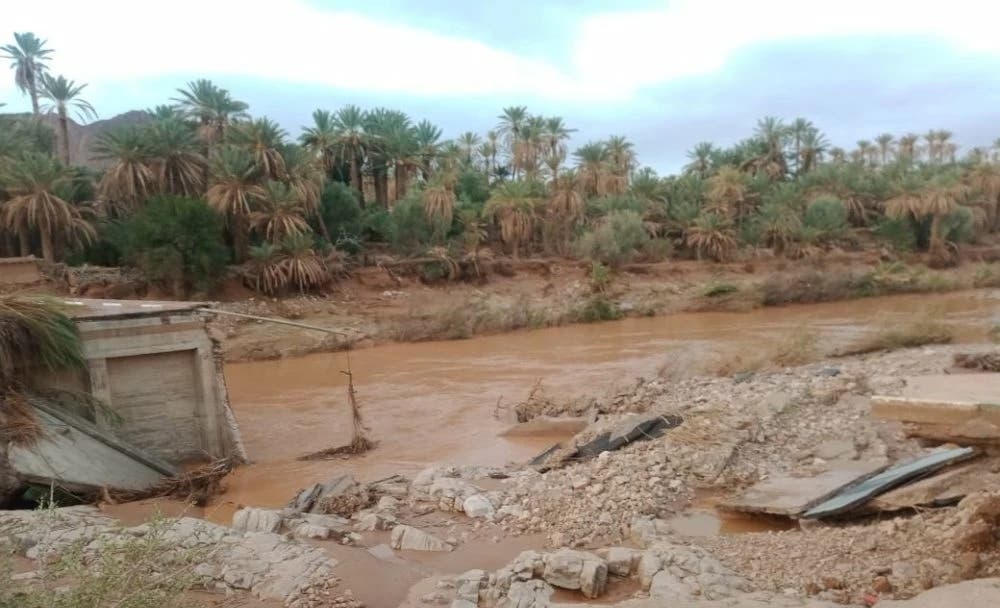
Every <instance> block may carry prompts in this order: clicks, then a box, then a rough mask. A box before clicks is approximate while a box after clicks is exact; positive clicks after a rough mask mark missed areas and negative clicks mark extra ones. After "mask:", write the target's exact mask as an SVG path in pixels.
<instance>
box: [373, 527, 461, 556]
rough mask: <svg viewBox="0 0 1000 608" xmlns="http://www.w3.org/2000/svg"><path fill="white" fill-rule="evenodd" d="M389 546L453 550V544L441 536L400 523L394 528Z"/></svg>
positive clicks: (415, 549)
mask: <svg viewBox="0 0 1000 608" xmlns="http://www.w3.org/2000/svg"><path fill="white" fill-rule="evenodd" d="M389 546H390V547H392V548H393V549H400V550H408V551H451V550H452V546H451V545H449V544H448V543H446V542H444V541H443V540H441V539H440V538H438V537H436V536H434V535H432V534H428V533H427V532H424V531H423V530H420V529H419V528H414V527H413V526H404V525H399V526H396V527H395V528H393V529H392V535H391V536H390V537H389Z"/></svg>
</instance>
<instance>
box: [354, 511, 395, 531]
mask: <svg viewBox="0 0 1000 608" xmlns="http://www.w3.org/2000/svg"><path fill="white" fill-rule="evenodd" d="M395 525H396V522H395V520H392V519H389V518H387V517H383V516H382V515H380V514H378V513H371V512H368V513H360V514H358V515H357V519H356V521H355V522H354V526H353V528H354V530H355V531H358V532H373V531H375V530H392V529H393V527H395Z"/></svg>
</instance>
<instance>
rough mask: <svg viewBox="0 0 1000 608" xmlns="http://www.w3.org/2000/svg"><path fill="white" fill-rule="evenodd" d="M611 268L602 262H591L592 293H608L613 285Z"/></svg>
mask: <svg viewBox="0 0 1000 608" xmlns="http://www.w3.org/2000/svg"><path fill="white" fill-rule="evenodd" d="M612 278H613V277H612V274H611V269H610V268H608V267H607V266H605V265H604V264H601V263H600V262H591V263H590V291H591V292H592V293H607V291H608V288H610V287H611V279H612Z"/></svg>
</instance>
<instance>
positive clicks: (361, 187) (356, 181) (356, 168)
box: [351, 154, 365, 209]
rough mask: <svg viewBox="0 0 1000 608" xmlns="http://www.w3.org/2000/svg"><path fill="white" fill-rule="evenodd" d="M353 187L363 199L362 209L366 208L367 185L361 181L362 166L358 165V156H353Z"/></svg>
mask: <svg viewBox="0 0 1000 608" xmlns="http://www.w3.org/2000/svg"><path fill="white" fill-rule="evenodd" d="M351 185H352V186H354V189H355V190H357V191H358V196H359V197H361V208H362V209H363V208H364V206H365V184H364V182H363V181H362V180H361V165H360V164H358V155H357V154H352V155H351Z"/></svg>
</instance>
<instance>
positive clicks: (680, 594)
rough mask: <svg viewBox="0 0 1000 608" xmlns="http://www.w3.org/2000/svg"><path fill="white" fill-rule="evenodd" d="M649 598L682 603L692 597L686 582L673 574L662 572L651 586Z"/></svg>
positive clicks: (654, 578) (655, 577) (654, 577)
mask: <svg viewBox="0 0 1000 608" xmlns="http://www.w3.org/2000/svg"><path fill="white" fill-rule="evenodd" d="M649 597H651V598H653V599H655V600H662V601H664V602H668V603H669V602H680V601H683V600H686V599H688V598H690V597H691V593H690V591H689V590H688V589H687V587H686V585H684V582H683V581H682V580H681V579H680V578H678V577H677V576H676V575H675V574H673V573H672V572H668V571H667V570H660V571H659V572H657V573H656V575H654V576H653V579H652V581H651V582H650V585H649Z"/></svg>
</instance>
